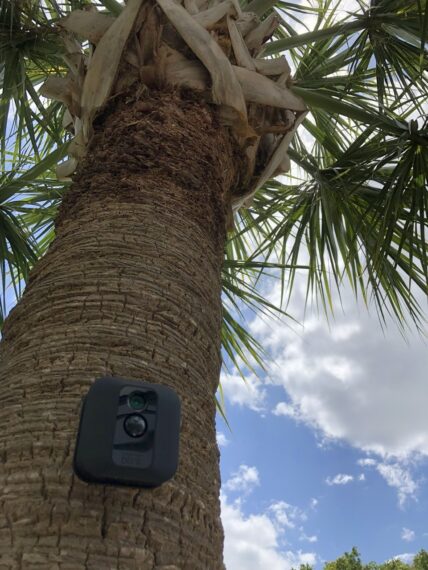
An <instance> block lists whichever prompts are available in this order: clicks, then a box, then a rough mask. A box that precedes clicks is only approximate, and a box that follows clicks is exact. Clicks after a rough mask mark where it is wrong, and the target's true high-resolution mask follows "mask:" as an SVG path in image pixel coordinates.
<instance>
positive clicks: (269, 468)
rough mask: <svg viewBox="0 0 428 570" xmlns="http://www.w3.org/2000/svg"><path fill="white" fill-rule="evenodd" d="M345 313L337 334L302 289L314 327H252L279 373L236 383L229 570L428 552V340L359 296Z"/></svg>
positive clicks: (226, 493) (226, 470)
mask: <svg viewBox="0 0 428 570" xmlns="http://www.w3.org/2000/svg"><path fill="white" fill-rule="evenodd" d="M268 293H269V295H270V297H271V299H273V300H274V299H275V298H277V297H278V295H279V291H278V290H277V289H276V288H275V286H274V287H272V288H271V290H270V291H268ZM336 301H337V300H336ZM422 301H423V302H425V301H424V300H422ZM342 303H343V308H344V312H342V311H340V312H338V313H337V314H336V315H335V318H334V319H333V320H331V321H330V323H328V322H327V319H326V318H325V317H324V316H322V315H318V314H317V312H316V311H314V310H313V311H311V310H309V311H308V312H307V315H306V318H305V319H304V315H303V310H302V307H303V306H304V287H303V279H302V282H301V283H297V288H296V291H295V294H294V295H293V298H292V301H291V304H290V307H289V310H290V312H291V314H292V315H293V316H295V317H297V318H298V319H299V320H300V322H301V323H302V326H297V325H294V326H293V327H292V328H291V326H290V322H289V321H283V322H281V321H271V322H268V321H266V320H263V319H262V318H261V317H260V316H255V317H254V316H253V317H251V318H249V328H250V330H251V331H252V332H253V333H254V334H256V335H257V338H258V339H259V340H260V341H261V342H262V343H263V344H264V346H265V347H266V348H267V349H268V351H269V354H270V361H269V365H268V374H267V375H265V376H263V377H262V378H261V379H258V378H256V377H255V376H254V375H251V374H248V376H247V383H244V382H243V381H242V379H241V378H239V376H238V375H237V374H236V375H235V374H233V373H232V374H231V375H229V376H227V375H225V374H224V375H223V378H222V381H223V388H224V392H225V398H226V406H227V416H228V420H229V423H230V425H231V428H232V431H231V432H230V431H229V429H228V428H227V426H226V425H225V424H224V422H223V421H222V420H221V419H219V420H218V432H219V443H220V447H221V454H222V459H221V471H222V481H223V488H222V504H223V524H224V527H225V535H226V546H225V561H226V566H227V569H228V570H239V569H241V568H246V570H253V569H254V570H256V569H264V568H269V569H270V570H287V569H288V568H291V567H292V566H293V565H294V566H296V565H298V564H299V563H300V562H309V563H313V564H315V565H316V566H317V567H322V563H323V561H326V560H332V559H335V558H337V557H338V556H340V555H341V554H343V552H345V551H349V550H350V549H351V548H352V547H353V546H356V547H357V548H358V549H359V550H360V553H361V555H362V558H363V560H364V561H366V562H369V561H370V560H375V561H377V562H382V561H385V560H388V559H391V558H393V557H396V556H402V557H403V558H404V559H406V560H408V559H410V556H411V555H412V554H414V553H416V552H418V550H420V549H421V548H428V517H427V515H426V513H427V512H428V488H427V482H426V474H427V467H428V421H427V418H428V414H427V412H426V410H428V374H427V365H428V350H427V341H426V339H424V338H422V337H421V336H419V335H417V334H416V333H415V332H412V331H410V332H409V333H408V335H407V339H406V340H405V339H404V338H403V337H402V336H401V334H400V333H399V331H398V329H397V326H396V325H395V324H394V323H392V322H391V323H389V324H388V327H387V329H386V331H382V328H381V326H380V324H379V322H378V319H377V316H376V314H375V312H374V311H373V314H372V315H369V314H368V313H367V311H366V309H365V308H364V307H361V306H358V305H357V304H356V302H355V300H354V298H353V296H352V293H351V292H350V291H348V290H346V289H345V290H344V292H343V294H342ZM336 306H337V307H339V306H340V305H339V303H338V302H336ZM232 372H233V371H232Z"/></svg>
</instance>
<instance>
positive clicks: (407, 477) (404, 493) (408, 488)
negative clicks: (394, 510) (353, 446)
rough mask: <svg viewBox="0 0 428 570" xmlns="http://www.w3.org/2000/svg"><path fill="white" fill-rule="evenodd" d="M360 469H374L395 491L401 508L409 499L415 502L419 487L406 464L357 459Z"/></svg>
mask: <svg viewBox="0 0 428 570" xmlns="http://www.w3.org/2000/svg"><path fill="white" fill-rule="evenodd" d="M357 463H358V465H360V466H361V467H374V468H375V469H376V470H377V472H378V473H379V474H380V475H381V476H382V477H383V478H384V479H385V481H386V483H387V484H388V485H389V486H390V487H392V488H393V489H395V490H396V491H397V495H398V504H399V506H400V507H403V506H404V505H405V503H406V502H407V501H408V500H409V499H414V500H416V495H417V491H418V488H419V485H418V483H417V481H415V480H414V479H413V477H412V474H411V472H410V470H409V468H408V467H406V462H401V463H399V462H395V463H392V462H389V463H386V462H382V461H375V460H374V459H372V458H365V459H359V460H358V461H357Z"/></svg>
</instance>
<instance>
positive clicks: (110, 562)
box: [0, 91, 239, 570]
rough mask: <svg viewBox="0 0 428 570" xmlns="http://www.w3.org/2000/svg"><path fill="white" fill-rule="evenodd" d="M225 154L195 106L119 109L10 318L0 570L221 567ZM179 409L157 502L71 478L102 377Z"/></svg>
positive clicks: (0, 367) (161, 102)
mask: <svg viewBox="0 0 428 570" xmlns="http://www.w3.org/2000/svg"><path fill="white" fill-rule="evenodd" d="M237 164H239V161H237V157H236V155H235V149H234V143H233V139H232V138H231V137H230V135H229V132H228V130H227V129H226V128H225V127H220V126H219V125H218V124H217V122H216V118H215V113H214V112H213V110H212V109H211V107H210V106H209V105H207V104H206V103H198V102H196V101H194V100H192V97H191V96H188V97H187V98H186V97H185V96H183V95H181V96H179V95H178V94H177V93H175V92H173V91H171V92H168V91H163V92H151V93H150V94H147V93H145V97H144V100H138V98H137V97H135V96H132V97H128V98H127V97H126V96H121V97H120V101H118V100H116V101H113V103H111V105H110V107H109V108H108V109H107V110H106V111H105V112H104V114H103V115H102V116H100V117H98V119H97V122H96V123H95V125H94V138H93V140H92V143H91V146H90V148H89V150H88V153H87V155H86V157H85V159H84V160H82V162H81V165H80V167H79V171H78V173H77V175H76V177H75V180H74V182H73V185H72V187H71V189H70V190H69V191H68V194H67V195H66V197H65V199H64V202H63V204H62V207H61V211H60V214H59V217H58V220H57V226H56V239H55V241H54V242H53V244H52V246H51V247H50V249H49V251H48V253H47V254H46V256H45V257H44V258H43V259H42V260H41V261H40V262H39V264H38V265H37V266H36V268H35V269H34V271H33V273H32V275H31V278H30V282H29V284H28V287H27V290H26V292H25V293H24V296H23V298H22V300H21V301H20V303H19V304H18V306H17V307H16V308H15V309H14V310H13V311H12V313H11V315H10V316H9V318H8V320H7V322H6V324H5V326H4V334H3V340H2V343H1V355H0V357H1V361H0V362H1V364H0V385H1V392H0V399H1V409H2V412H1V415H0V452H1V481H0V513H1V514H0V568H1V569H6V568H7V569H9V568H14V569H15V568H17V569H18V568H19V569H24V568H25V569H30V568H31V569H33V568H34V569H35V568H39V569H48V568H49V569H70V570H75V569H76V570H77V569H82V570H83V569H85V570H86V569H94V570H95V569H97V570H100V569H102V570H104V569H113V568H114V569H121V570H125V569H137V568H138V569H142V570H145V569H148V570H149V569H156V570H176V569H189V570H199V569H201V570H202V569H207V570H210V569H212V570H217V569H220V568H223V562H222V542H223V534H222V528H221V523H220V518H219V515H220V512H219V499H218V496H219V486H220V477H219V469H218V455H219V454H218V448H217V445H216V440H215V419H214V416H215V404H214V397H213V396H214V392H215V390H216V387H217V383H218V378H219V370H220V363H221V362H220V327H221V302H220V292H221V283H220V270H221V262H222V258H223V247H224V238H225V236H224V226H225V223H224V217H225V206H224V204H225V201H226V196H227V194H228V193H229V192H230V191H231V189H232V188H233V186H234V184H236V183H237V180H238V177H239V173H238V172H237V170H238V167H237ZM107 374H108V375H116V376H121V377H123V378H130V379H137V380H138V379H140V380H146V381H149V382H155V383H164V384H166V385H168V386H171V387H172V388H173V389H175V390H176V391H177V392H178V394H179V396H180V398H181V400H182V417H183V419H182V429H181V435H180V461H179V468H178V471H177V474H176V476H175V477H174V478H173V479H172V480H171V481H169V482H167V483H166V484H164V485H162V486H161V487H159V488H156V489H143V490H138V489H132V488H121V487H112V486H103V485H94V484H92V485H90V484H86V483H83V482H82V481H80V480H79V479H77V478H76V477H75V476H74V475H73V472H72V455H73V451H74V445H75V438H76V432H77V427H78V419H79V409H80V405H81V400H82V397H83V396H84V395H85V393H86V392H87V390H88V387H89V385H90V383H91V382H92V381H93V380H94V379H95V378H97V377H100V376H102V375H107Z"/></svg>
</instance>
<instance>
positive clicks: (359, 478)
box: [358, 473, 366, 481]
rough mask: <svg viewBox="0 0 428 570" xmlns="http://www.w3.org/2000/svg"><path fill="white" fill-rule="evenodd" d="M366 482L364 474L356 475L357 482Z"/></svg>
mask: <svg viewBox="0 0 428 570" xmlns="http://www.w3.org/2000/svg"><path fill="white" fill-rule="evenodd" d="M365 480H366V476H365V475H364V473H360V475H358V481H365Z"/></svg>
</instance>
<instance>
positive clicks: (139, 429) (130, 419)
mask: <svg viewBox="0 0 428 570" xmlns="http://www.w3.org/2000/svg"><path fill="white" fill-rule="evenodd" d="M123 427H124V429H125V431H126V433H127V434H128V435H129V436H131V437H141V436H142V435H144V432H145V431H146V429H147V423H146V420H145V419H144V418H143V416H140V415H139V414H132V415H130V416H126V418H125V421H124V422H123Z"/></svg>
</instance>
